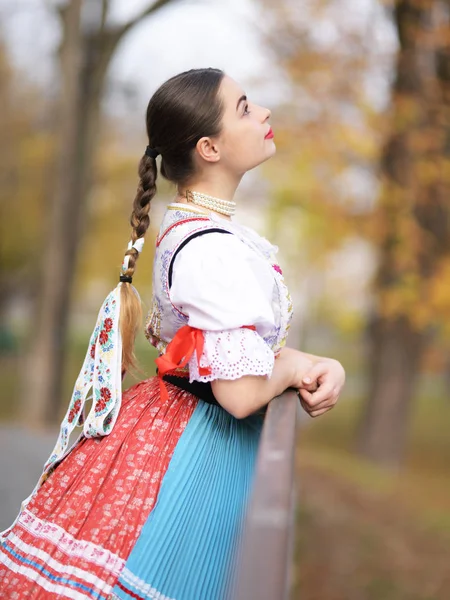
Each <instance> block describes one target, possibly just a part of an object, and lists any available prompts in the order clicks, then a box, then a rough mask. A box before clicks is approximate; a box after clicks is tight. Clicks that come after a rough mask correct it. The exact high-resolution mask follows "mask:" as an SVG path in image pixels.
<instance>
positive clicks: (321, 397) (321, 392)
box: [300, 383, 336, 408]
mask: <svg viewBox="0 0 450 600" xmlns="http://www.w3.org/2000/svg"><path fill="white" fill-rule="evenodd" d="M303 392H304V393H305V395H304V396H303ZM300 393H302V397H303V398H304V399H305V401H306V402H307V403H308V405H310V406H311V408H312V407H314V408H318V407H319V406H320V405H321V404H322V403H326V402H327V400H329V399H331V398H332V397H334V396H335V395H336V392H335V390H334V387H333V385H332V384H330V383H324V384H322V385H321V386H320V387H319V388H318V389H317V391H316V392H313V393H311V392H309V391H308V390H304V389H303V388H302V389H300Z"/></svg>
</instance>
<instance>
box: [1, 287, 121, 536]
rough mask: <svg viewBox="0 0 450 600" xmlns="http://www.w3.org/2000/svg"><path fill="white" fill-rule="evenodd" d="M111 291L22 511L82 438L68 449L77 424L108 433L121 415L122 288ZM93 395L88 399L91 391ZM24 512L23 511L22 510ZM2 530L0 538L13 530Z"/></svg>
mask: <svg viewBox="0 0 450 600" xmlns="http://www.w3.org/2000/svg"><path fill="white" fill-rule="evenodd" d="M121 285H122V284H121V283H119V284H118V286H117V287H116V288H115V289H114V290H113V291H112V292H110V294H109V295H108V296H107V297H106V299H105V301H104V302H103V305H102V307H101V308H100V311H99V313H98V317H97V322H96V325H95V328H94V331H93V332H92V335H91V339H90V342H89V347H88V350H87V353H86V357H85V359H84V363H83V366H82V368H81V371H80V373H79V375H78V378H77V380H76V382H75V386H74V389H73V393H72V398H71V400H70V403H69V407H68V409H67V412H66V414H65V416H64V419H63V420H62V423H61V427H60V431H59V436H58V439H57V441H56V444H55V447H54V449H53V451H52V453H51V455H50V457H49V458H48V460H47V462H46V463H45V465H44V470H43V472H42V475H41V477H40V478H39V481H38V483H37V485H36V487H35V488H34V490H33V491H32V492H31V494H30V496H28V498H26V499H25V500H24V501H23V502H22V505H21V512H22V510H23V509H24V508H25V506H26V505H27V504H28V503H29V501H30V500H31V499H32V498H33V496H34V495H35V493H36V491H37V490H38V489H39V487H40V486H41V484H42V483H43V482H44V481H45V479H46V478H47V475H48V473H49V471H50V470H51V468H52V467H53V466H54V465H55V464H56V463H57V462H59V461H60V460H61V459H62V458H64V456H66V455H67V454H68V453H69V452H70V450H71V449H72V447H73V446H74V445H75V444H76V443H77V441H78V439H79V438H78V439H77V440H76V441H75V443H74V444H73V445H72V447H71V448H70V449H68V444H69V436H70V434H71V433H72V431H73V430H74V429H75V427H76V426H77V425H80V426H81V425H82V426H83V431H82V433H81V434H80V437H81V435H84V436H85V437H97V436H104V435H108V433H110V432H111V430H112V428H113V427H114V424H115V422H116V420H117V416H118V414H119V409H120V405H121V402H122V338H121V335H120V329H119V315H120V287H121ZM91 389H92V394H91V395H90V396H89V398H88V393H89V392H90V390H91ZM90 398H92V407H91V410H90V411H89V414H88V416H87V418H86V419H84V413H83V409H84V406H85V403H86V400H88V399H90ZM19 515H20V513H19ZM18 518H19V517H17V519H16V520H15V521H14V523H13V524H12V525H11V527H10V528H8V529H7V530H5V531H3V532H0V539H1V538H2V537H6V534H7V533H8V532H9V531H10V530H11V529H12V527H13V526H14V525H15V523H16V522H17V520H18Z"/></svg>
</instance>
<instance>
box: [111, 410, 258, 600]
mask: <svg viewBox="0 0 450 600" xmlns="http://www.w3.org/2000/svg"><path fill="white" fill-rule="evenodd" d="M262 424H263V416H262V415H251V416H250V417H247V418H246V419H235V418H234V417H233V416H231V415H230V414H229V413H228V412H227V411H225V410H224V409H223V408H222V407H220V406H217V405H213V404H208V403H206V402H203V401H202V400H199V401H198V404H197V406H196V408H195V410H194V412H193V414H192V416H191V418H190V420H189V422H188V424H187V426H186V428H185V430H184V431H183V433H182V435H181V437H180V439H179V441H178V443H177V446H176V448H175V451H174V454H173V456H172V458H171V461H170V463H169V467H168V469H167V471H166V473H165V475H164V478H163V480H162V485H161V489H160V491H159V494H158V498H157V501H156V504H155V506H154V508H153V510H152V511H151V513H150V515H149V517H148V519H147V521H146V522H145V524H144V526H143V529H142V531H141V533H140V535H139V537H138V539H137V542H136V544H135V546H134V547H133V549H132V551H131V554H130V556H129V557H128V559H127V561H126V563H125V566H124V568H123V569H122V572H121V575H120V577H119V579H118V581H117V583H116V585H115V587H114V589H113V593H112V595H111V598H114V599H116V600H117V599H121V600H131V599H133V600H136V599H138V600H139V599H155V600H225V599H227V598H228V595H229V590H230V587H231V585H232V582H233V578H234V575H235V562H236V560H237V555H238V548H239V542H240V539H241V536H242V531H243V522H244V517H245V510H246V506H247V503H248V497H249V493H250V490H251V485H252V478H253V474H254V467H255V459H256V453H257V448H258V443H259V439H260V434H261V429H262Z"/></svg>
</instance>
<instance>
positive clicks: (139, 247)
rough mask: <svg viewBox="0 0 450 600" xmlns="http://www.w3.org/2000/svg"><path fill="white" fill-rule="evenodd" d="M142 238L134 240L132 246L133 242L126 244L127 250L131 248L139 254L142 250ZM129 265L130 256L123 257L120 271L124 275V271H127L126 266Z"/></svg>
mask: <svg viewBox="0 0 450 600" xmlns="http://www.w3.org/2000/svg"><path fill="white" fill-rule="evenodd" d="M144 241H145V240H144V238H143V237H141V238H139V239H138V240H136V241H135V242H134V244H133V242H132V241H131V240H130V241H129V242H128V246H127V250H131V248H134V249H135V250H137V251H138V252H139V254H140V253H141V252H142V249H143V247H144ZM129 263H130V255H129V254H127V256H125V257H124V259H123V263H122V271H123V272H124V273H125V271H126V270H127V269H128V265H129Z"/></svg>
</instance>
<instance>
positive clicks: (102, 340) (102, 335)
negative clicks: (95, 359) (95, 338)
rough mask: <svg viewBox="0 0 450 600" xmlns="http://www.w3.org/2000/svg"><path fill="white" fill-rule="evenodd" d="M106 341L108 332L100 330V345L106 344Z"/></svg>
mask: <svg viewBox="0 0 450 600" xmlns="http://www.w3.org/2000/svg"><path fill="white" fill-rule="evenodd" d="M107 341H108V332H107V331H105V330H104V329H102V330H101V331H100V344H106V342H107Z"/></svg>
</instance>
